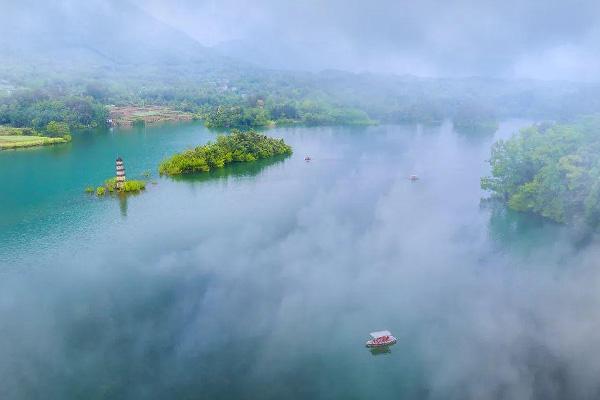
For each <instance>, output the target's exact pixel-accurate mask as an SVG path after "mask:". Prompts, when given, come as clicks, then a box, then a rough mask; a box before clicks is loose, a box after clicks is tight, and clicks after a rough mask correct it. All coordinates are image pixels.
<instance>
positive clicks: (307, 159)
mask: <svg viewBox="0 0 600 400" xmlns="http://www.w3.org/2000/svg"><path fill="white" fill-rule="evenodd" d="M310 160H312V158H310V156H306V157H304V161H310Z"/></svg>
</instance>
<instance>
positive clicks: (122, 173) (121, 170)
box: [115, 157, 126, 190]
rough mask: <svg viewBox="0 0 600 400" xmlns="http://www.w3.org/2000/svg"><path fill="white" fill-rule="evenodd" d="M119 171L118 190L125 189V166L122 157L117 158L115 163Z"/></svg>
mask: <svg viewBox="0 0 600 400" xmlns="http://www.w3.org/2000/svg"><path fill="white" fill-rule="evenodd" d="M115 165H116V169H117V185H116V186H117V189H119V190H121V189H123V185H124V184H125V179H126V178H125V166H124V165H123V159H122V158H121V157H119V158H117V161H116V163H115Z"/></svg>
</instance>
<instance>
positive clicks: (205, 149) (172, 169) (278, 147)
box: [159, 131, 292, 176]
mask: <svg viewBox="0 0 600 400" xmlns="http://www.w3.org/2000/svg"><path fill="white" fill-rule="evenodd" d="M291 153H292V148H291V147H290V146H288V145H287V144H286V143H285V142H284V141H283V139H274V138H270V137H268V136H266V135H261V134H258V133H256V132H255V131H247V132H240V131H233V132H232V133H231V134H230V135H219V136H218V137H217V140H216V142H214V143H210V142H209V143H207V144H205V145H202V146H198V147H196V148H194V149H190V150H186V151H184V152H182V153H178V154H175V155H173V156H172V157H170V158H168V159H166V160H164V161H163V162H162V163H161V164H160V166H159V173H160V174H161V175H171V176H173V175H180V174H188V173H194V172H209V171H211V170H214V169H217V168H223V167H224V166H225V165H227V164H231V163H238V162H251V161H255V160H260V159H266V158H269V157H273V156H276V155H288V154H291Z"/></svg>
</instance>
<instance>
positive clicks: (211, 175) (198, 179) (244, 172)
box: [170, 155, 289, 184]
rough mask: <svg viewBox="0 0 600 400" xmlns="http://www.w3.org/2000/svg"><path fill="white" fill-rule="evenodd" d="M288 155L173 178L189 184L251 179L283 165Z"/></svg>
mask: <svg viewBox="0 0 600 400" xmlns="http://www.w3.org/2000/svg"><path fill="white" fill-rule="evenodd" d="M288 157H289V156H288V155H279V156H275V157H271V158H268V159H264V160H258V161H254V162H251V163H233V164H229V165H227V166H225V167H223V168H217V169H213V170H212V171H209V172H206V173H197V174H189V175H175V176H173V177H171V178H170V179H172V180H173V181H176V182H187V183H190V184H196V183H202V182H207V181H211V180H217V181H218V180H223V179H230V178H251V177H253V176H256V175H258V174H260V173H261V171H262V170H264V169H265V168H267V167H269V166H271V165H275V164H278V163H281V162H282V161H283V160H285V159H286V158H288Z"/></svg>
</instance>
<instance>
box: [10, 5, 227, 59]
mask: <svg viewBox="0 0 600 400" xmlns="http://www.w3.org/2000/svg"><path fill="white" fill-rule="evenodd" d="M0 55H1V56H2V58H3V59H4V60H5V61H8V62H12V63H20V62H26V63H27V62H36V63H43V64H52V65H62V64H69V65H73V64H77V65H93V66H105V67H106V66H113V67H118V66H120V65H139V64H152V65H165V66H169V65H171V66H172V65H184V64H185V65H194V66H196V67H198V68H202V67H207V68H208V67H213V66H215V65H218V66H228V65H229V66H230V65H231V64H232V63H233V62H232V60H231V59H228V58H227V57H223V56H221V55H219V54H218V53H217V52H215V51H213V50H211V49H208V48H206V47H204V46H202V45H201V44H200V43H198V42H197V41H195V40H194V39H192V38H191V37H189V36H188V35H186V34H185V33H183V32H181V31H179V30H177V29H175V28H173V27H171V26H168V25H166V24H165V23H163V22H161V21H159V20H157V19H156V18H154V17H153V16H151V15H149V14H148V13H146V12H145V11H143V10H142V9H141V8H139V7H137V6H136V5H134V4H132V3H130V2H128V1H126V0H122V1H118V0H85V1H78V0H49V1H37V0H23V1H20V2H19V3H18V4H16V2H15V3H14V4H9V5H7V6H3V10H2V13H1V15H0Z"/></svg>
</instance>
